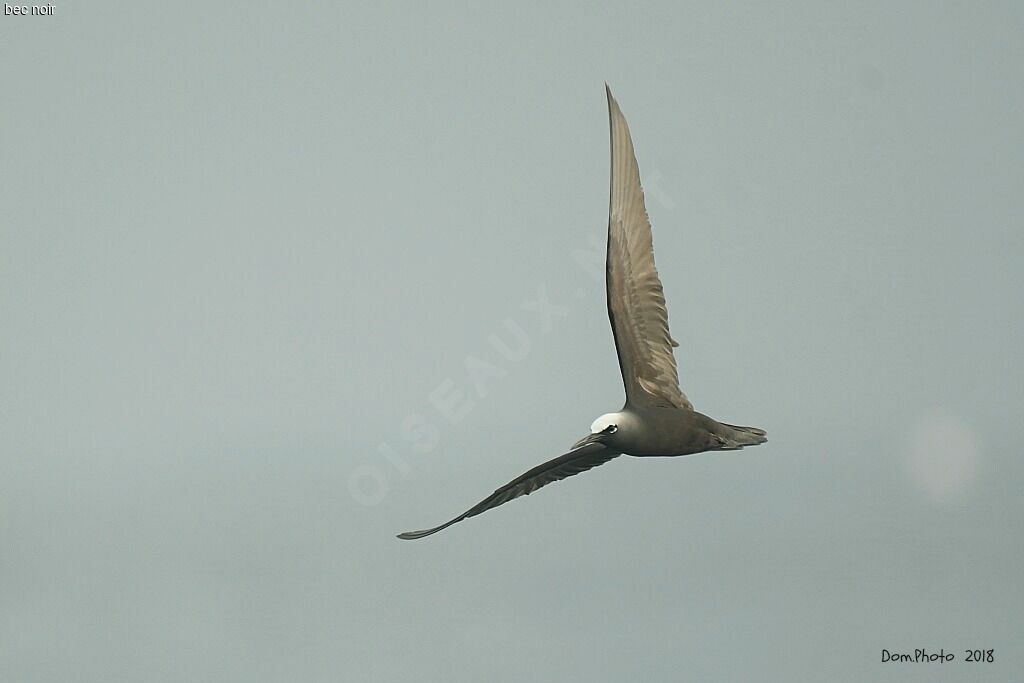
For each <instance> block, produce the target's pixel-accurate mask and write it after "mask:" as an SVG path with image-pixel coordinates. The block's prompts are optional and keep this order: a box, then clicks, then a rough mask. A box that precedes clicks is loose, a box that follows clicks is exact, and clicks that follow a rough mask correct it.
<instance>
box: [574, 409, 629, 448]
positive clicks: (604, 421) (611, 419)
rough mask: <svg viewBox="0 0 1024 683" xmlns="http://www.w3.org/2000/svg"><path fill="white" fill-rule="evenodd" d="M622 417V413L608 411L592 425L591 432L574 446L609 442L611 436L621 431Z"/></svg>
mask: <svg viewBox="0 0 1024 683" xmlns="http://www.w3.org/2000/svg"><path fill="white" fill-rule="evenodd" d="M621 418H622V415H621V414H620V413H607V414H605V415H602V416H601V417H599V418H597V419H596V420H594V423H593V424H592V425H590V434H588V435H587V436H585V437H583V438H582V439H580V440H579V441H577V442H576V443H575V444H573V448H574V449H575V448H579V447H580V446H584V445H586V444H588V443H597V442H601V443H609V439H610V437H611V436H612V435H613V434H615V432H617V431H619V422H620V421H621Z"/></svg>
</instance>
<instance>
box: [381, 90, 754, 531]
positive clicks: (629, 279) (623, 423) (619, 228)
mask: <svg viewBox="0 0 1024 683" xmlns="http://www.w3.org/2000/svg"><path fill="white" fill-rule="evenodd" d="M605 91H606V93H607V95H608V118H609V122H610V124H611V148H612V160H611V199H610V201H609V206H608V253H607V257H606V259H607V260H606V265H605V288H606V291H607V296H608V301H607V303H608V318H609V320H610V321H611V325H612V336H613V337H614V338H615V349H616V351H617V352H618V356H619V369H620V370H621V371H622V383H623V384H624V385H625V389H626V403H625V405H624V406H623V408H622V410H620V411H618V412H617V413H608V414H606V415H602V416H601V417H599V418H597V419H596V420H594V423H593V424H592V425H591V426H590V434H588V435H587V436H585V437H583V438H582V439H580V440H579V441H577V442H576V444H575V445H573V447H572V450H570V451H569V452H568V453H566V454H565V455H561V456H559V457H557V458H555V459H554V460H549V461H548V462H546V463H544V464H542V465H538V466H537V467H534V468H533V469H532V470H530V471H529V472H526V473H525V474H523V475H521V476H519V477H517V478H515V479H513V480H512V481H510V482H509V483H507V484H505V485H504V486H502V487H501V488H499V489H497V490H496V491H495V492H494V493H492V494H491V495H490V496H488V497H487V498H485V499H483V500H482V501H480V502H479V503H477V504H476V505H474V506H473V507H471V508H470V509H469V510H466V512H464V513H462V514H461V515H459V516H458V517H456V518H454V519H452V520H450V521H448V522H445V523H444V524H441V525H440V526H436V527H434V528H432V529H424V530H422V531H407V532H405V533H402V534H398V538H402V539H406V540H412V539H416V538H423V537H424V536H429V535H431V534H435V533H437V532H438V531H441V530H442V529H445V528H447V527H450V526H451V525H452V524H455V523H456V522H461V521H462V520H464V519H466V518H467V517H473V516H475V515H479V514H480V513H482V512H486V511H487V510H490V509H491V508H494V507H497V506H499V505H501V504H503V503H507V502H508V501H510V500H512V499H514V498H518V497H519V496H524V495H529V494H531V493H533V492H534V491H536V490H537V489H539V488H540V487H542V486H546V485H547V484H550V483H551V482H553V481H559V480H560V479H565V478H566V477H571V476H572V475H574V474H579V473H580V472H585V471H587V470H589V469H591V468H593V467H597V466H598V465H603V464H604V463H606V462H608V461H609V460H611V459H612V458H617V457H618V456H620V455H623V454H625V455H633V456H638V457H648V456H676V455H690V454H692V453H702V452H704V451H731V450H737V449H740V448H743V447H744V446H756V445H758V444H762V443H764V442H765V441H767V438H766V437H765V431H764V430H763V429H758V428H757V427H739V426H736V425H730V424H725V423H723V422H718V421H717V420H714V419H712V418H710V417H708V416H707V415H703V414H701V413H698V412H697V411H695V410H694V409H693V405H692V404H691V403H690V401H689V399H687V398H686V395H685V394H683V392H682V390H681V389H680V388H679V377H678V374H677V372H676V360H675V357H674V356H673V355H672V349H673V347H676V346H679V344H677V343H676V341H675V340H674V339H672V336H671V335H670V334H669V331H668V311H667V310H666V309H665V295H664V294H663V292H662V287H661V280H660V279H659V278H658V271H657V269H656V268H655V267H654V245H653V242H652V240H651V224H650V221H649V220H648V218H647V209H646V207H645V206H644V192H643V188H641V186H640V170H639V168H638V166H637V163H636V155H635V154H634V153H633V141H632V140H631V139H630V137H629V128H628V127H627V126H626V119H625V117H624V116H623V115H622V111H621V110H620V109H619V104H618V102H616V101H615V98H614V97H612V92H611V90H610V89H609V88H608V86H607V85H605Z"/></svg>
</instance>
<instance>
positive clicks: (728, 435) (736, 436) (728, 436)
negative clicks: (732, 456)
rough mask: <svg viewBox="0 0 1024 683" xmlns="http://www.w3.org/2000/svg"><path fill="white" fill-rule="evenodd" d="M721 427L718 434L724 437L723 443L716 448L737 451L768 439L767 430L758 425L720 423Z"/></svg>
mask: <svg viewBox="0 0 1024 683" xmlns="http://www.w3.org/2000/svg"><path fill="white" fill-rule="evenodd" d="M718 424H719V425H720V426H721V429H719V430H717V431H718V436H719V437H721V439H722V445H721V447H719V448H718V449H716V450H719V451H735V450H738V449H740V448H743V447H744V446H757V445H758V444H762V443H764V442H765V441H767V440H768V436H767V434H768V433H767V432H765V431H764V430H763V429H758V428H757V427H740V426H738V425H727V424H725V423H723V422H719V423H718Z"/></svg>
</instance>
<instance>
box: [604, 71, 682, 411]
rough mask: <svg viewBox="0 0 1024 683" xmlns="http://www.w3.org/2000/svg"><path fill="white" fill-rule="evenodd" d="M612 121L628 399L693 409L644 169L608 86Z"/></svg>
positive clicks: (614, 309) (615, 271) (610, 278)
mask: <svg viewBox="0 0 1024 683" xmlns="http://www.w3.org/2000/svg"><path fill="white" fill-rule="evenodd" d="M605 89H606V90H607V92H608V117H609V121H610V124H611V147H612V164H611V166H612V172H611V200H610V202H609V206H608V257H607V258H608V260H607V271H606V276H607V282H606V286H607V290H608V318H609V319H610V320H611V323H612V333H613V334H614V336H615V349H616V351H618V354H619V368H620V369H621V370H622V382H623V384H625V387H626V402H627V403H629V404H631V405H634V406H672V407H675V408H680V409H683V410H693V406H692V405H691V404H690V401H689V400H688V399H687V398H686V396H685V395H684V394H683V392H682V390H680V388H679V376H678V374H677V371H676V359H675V357H674V356H673V355H672V347H674V346H678V344H677V343H676V342H675V340H673V339H672V336H671V335H670V334H669V331H668V311H667V310H666V309H665V295H664V293H663V292H662V287H661V280H660V279H659V278H658V270H657V269H656V268H655V267H654V243H653V242H652V240H651V223H650V221H649V220H648V218H647V209H646V207H645V206H644V191H643V188H642V187H641V186H640V169H639V168H638V167H637V163H636V155H635V154H634V152H633V141H632V140H631V139H630V136H629V128H628V126H627V125H626V119H625V117H623V115H622V111H621V110H620V109H619V104H618V102H616V101H615V98H614V97H612V92H611V90H610V89H608V87H607V85H606V86H605Z"/></svg>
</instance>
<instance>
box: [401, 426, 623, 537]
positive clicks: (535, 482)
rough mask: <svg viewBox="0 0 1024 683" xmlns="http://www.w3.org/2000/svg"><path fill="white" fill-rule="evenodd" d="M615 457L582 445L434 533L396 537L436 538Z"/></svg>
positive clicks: (603, 449) (592, 444) (595, 445)
mask: <svg viewBox="0 0 1024 683" xmlns="http://www.w3.org/2000/svg"><path fill="white" fill-rule="evenodd" d="M618 455H620V454H619V453H618V452H616V451H612V450H609V449H608V448H606V447H605V446H604V444H601V443H599V442H590V443H587V444H584V445H583V446H580V447H579V448H575V449H573V450H571V451H569V452H568V453H566V454H565V455H561V456H559V457H557V458H555V459H554V460H549V461H548V462H546V463H544V464H543V465H538V466H537V467H534V468H533V469H532V470H530V471H529V472H526V473H525V474H523V475H522V476H520V477H517V478H516V479H513V480H512V481H510V482H509V483H507V484H505V485H504V486H502V487H501V488H500V489H498V490H497V491H495V492H494V493H492V494H491V495H489V496H488V497H487V498H484V499H483V500H482V501H480V502H479V503H477V504H476V505H474V506H473V507H471V508H470V509H469V510H466V512H464V513H462V514H461V515H459V516H458V517H456V518H455V519H453V520H451V521H449V522H445V523H444V524H442V525H441V526H436V527H434V528H433V529H424V530H423V531H406V532H405V533H403V534H398V537H399V538H402V539H405V540H412V539H416V538H423V537H424V536H429V535H430V534H436V533H437V532H438V531H440V530H441V529H444V528H447V527H450V526H451V525H452V524H455V523H456V522H461V521H462V520H464V519H466V518H467V517H473V516H474V515H479V514H480V513H481V512H486V511H487V510H490V509H491V508H494V507H498V506H499V505H501V504H502V503H507V502H508V501H510V500H512V499H514V498H518V497H519V496H528V495H530V494H531V493H533V492H534V491H536V490H537V489H539V488H540V487H541V486H546V485H548V484H550V483H551V482H553V481H558V480H560V479H565V478H566V477H571V476H572V475H574V474H579V473H580V472H586V471H587V470H589V469H591V468H593V467H597V466H598V465H603V464H604V463H606V462H608V461H609V460H611V459H612V458H614V457H617V456H618Z"/></svg>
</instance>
